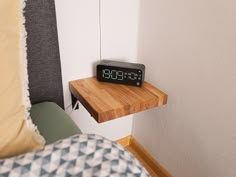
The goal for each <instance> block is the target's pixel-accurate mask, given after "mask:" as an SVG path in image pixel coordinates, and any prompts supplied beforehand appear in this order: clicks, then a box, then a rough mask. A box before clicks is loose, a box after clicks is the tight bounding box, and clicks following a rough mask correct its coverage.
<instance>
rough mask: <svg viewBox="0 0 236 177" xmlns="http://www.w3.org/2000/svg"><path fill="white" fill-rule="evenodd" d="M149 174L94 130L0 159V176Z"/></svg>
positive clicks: (127, 176)
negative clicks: (36, 149) (93, 131)
mask: <svg viewBox="0 0 236 177" xmlns="http://www.w3.org/2000/svg"><path fill="white" fill-rule="evenodd" d="M34 176H35V177H38V176H42V177H49V176H50V177H54V176H56V177H57V176H59V177H64V176H65V177H67V176H75V177H133V176H134V177H150V175H149V174H148V172H147V171H146V169H145V168H144V167H143V166H142V165H141V164H140V162H139V161H138V160H137V159H136V158H135V157H134V156H133V155H132V154H131V153H130V152H129V151H127V150H126V149H124V148H123V147H122V146H120V145H119V144H117V143H115V142H112V141H110V140H108V139H106V138H104V137H102V136H99V135H95V134H80V135H74V136H72V137H69V138H66V139H63V140H59V141H57V142H56V143H53V144H50V145H47V146H45V147H44V148H42V149H41V150H39V151H35V152H30V153H26V154H23V155H19V156H16V157H12V158H7V159H3V160H0V177H34Z"/></svg>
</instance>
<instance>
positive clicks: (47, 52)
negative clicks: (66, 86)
mask: <svg viewBox="0 0 236 177" xmlns="http://www.w3.org/2000/svg"><path fill="white" fill-rule="evenodd" d="M24 15H25V18H26V22H25V26H26V31H27V58H28V74H29V91H30V100H31V103H32V104H34V103H39V102H43V101H53V102H56V103H57V104H58V105H59V106H61V107H62V108H64V100H63V89H62V77H61V64H60V54H59V46H58V35H57V22H56V12H55V4H54V0H27V1H26V7H25V12H24Z"/></svg>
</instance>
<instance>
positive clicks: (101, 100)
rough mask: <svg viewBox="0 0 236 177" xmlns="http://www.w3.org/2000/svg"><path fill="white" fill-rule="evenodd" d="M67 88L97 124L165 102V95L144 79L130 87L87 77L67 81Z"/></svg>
mask: <svg viewBox="0 0 236 177" xmlns="http://www.w3.org/2000/svg"><path fill="white" fill-rule="evenodd" d="M69 88H70V91H71V93H72V94H73V95H74V96H75V97H76V98H77V99H78V100H79V101H80V102H81V103H82V104H83V106H84V107H85V108H86V109H87V111H88V112H89V113H90V114H91V115H92V116H93V117H94V118H95V120H96V121H97V122H98V123H101V122H105V121H109V120H113V119H115V118H119V117H122V116H126V115H129V114H133V113H137V112H141V111H144V110H147V109H150V108H154V107H157V106H161V105H164V104H166V103H167V94H165V93H164V92H162V91H161V90H159V89H158V88H156V87H154V86H153V85H151V84H149V83H148V82H146V81H145V82H144V83H143V85H142V87H134V86H127V85H121V84H112V83H106V82H99V81H97V79H96V78H95V77H90V78H85V79H80V80H74V81H70V82H69Z"/></svg>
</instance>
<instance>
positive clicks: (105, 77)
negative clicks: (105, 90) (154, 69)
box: [97, 60, 145, 87]
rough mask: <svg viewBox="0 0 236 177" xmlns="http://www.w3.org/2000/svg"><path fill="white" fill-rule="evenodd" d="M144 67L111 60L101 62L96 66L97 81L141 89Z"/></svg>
mask: <svg viewBox="0 0 236 177" xmlns="http://www.w3.org/2000/svg"><path fill="white" fill-rule="evenodd" d="M144 75H145V66H144V65H143V64H139V63H127V62H121V61H113V60H101V61H100V62H99V63H98V64H97V80H98V81H102V82H111V83H117V84H125V85H132V86H137V87H141V86H142V84H143V81H144Z"/></svg>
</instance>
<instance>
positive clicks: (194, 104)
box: [133, 0, 236, 177]
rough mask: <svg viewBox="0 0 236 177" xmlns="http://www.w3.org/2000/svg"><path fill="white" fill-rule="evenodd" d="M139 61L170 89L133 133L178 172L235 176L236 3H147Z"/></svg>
mask: <svg viewBox="0 0 236 177" xmlns="http://www.w3.org/2000/svg"><path fill="white" fill-rule="evenodd" d="M138 49H139V50H138V58H139V60H138V61H139V62H142V63H145V64H146V68H147V70H146V73H147V74H146V75H147V77H146V79H147V80H148V81H150V82H152V83H153V84H154V85H156V86H157V87H159V88H160V89H162V90H163V91H165V92H166V93H168V95H169V100H168V103H167V105H166V106H163V107H160V108H156V109H152V110H150V111H146V112H143V113H139V114H137V115H136V116H134V125H133V135H134V136H135V138H136V139H137V140H138V141H139V142H140V143H142V144H143V145H144V147H145V148H146V149H147V150H148V151H149V152H150V153H151V154H152V155H153V156H154V157H155V158H156V159H157V160H158V161H159V162H160V163H161V164H162V165H163V166H164V167H165V168H166V169H167V170H168V171H169V172H170V173H171V174H172V175H173V176H176V177H235V176H236V169H235V167H236V104H235V100H236V1H233V0H191V1H187V0H179V1H175V0H169V1H162V0H141V3H140V27H139V48H138Z"/></svg>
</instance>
